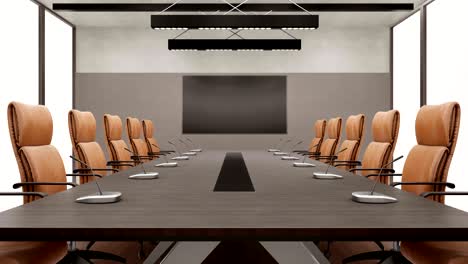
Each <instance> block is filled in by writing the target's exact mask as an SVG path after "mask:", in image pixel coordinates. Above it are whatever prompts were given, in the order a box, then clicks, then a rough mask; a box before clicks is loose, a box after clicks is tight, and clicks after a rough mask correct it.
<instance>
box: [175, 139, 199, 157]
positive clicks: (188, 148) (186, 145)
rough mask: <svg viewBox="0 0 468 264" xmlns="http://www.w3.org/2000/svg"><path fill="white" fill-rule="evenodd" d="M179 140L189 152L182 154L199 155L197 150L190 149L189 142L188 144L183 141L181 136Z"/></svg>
mask: <svg viewBox="0 0 468 264" xmlns="http://www.w3.org/2000/svg"><path fill="white" fill-rule="evenodd" d="M179 141H180V142H181V143H182V144H184V145H185V147H186V149H187V152H184V153H182V155H185V156H196V155H197V152H192V151H190V146H189V144H187V142H185V141H183V140H182V139H181V138H179Z"/></svg>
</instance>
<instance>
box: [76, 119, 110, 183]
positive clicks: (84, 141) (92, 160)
mask: <svg viewBox="0 0 468 264" xmlns="http://www.w3.org/2000/svg"><path fill="white" fill-rule="evenodd" d="M68 128H69V131H70V138H71V141H72V145H73V152H74V153H75V155H76V157H77V158H78V159H79V160H81V161H83V162H85V163H86V164H88V165H89V166H90V167H91V168H92V169H93V171H94V172H99V174H100V175H102V176H105V175H106V174H107V172H118V170H117V169H108V168H106V166H107V165H108V164H107V162H106V156H105V155H104V152H103V151H102V148H101V146H100V145H99V144H98V143H97V142H96V119H95V118H94V115H93V113H91V112H81V111H78V110H71V111H70V112H68ZM75 164H76V166H77V167H78V168H79V169H76V170H74V172H80V173H90V172H91V170H90V168H88V167H87V166H86V165H84V164H81V163H79V162H77V163H75ZM114 166H118V164H116V165H114ZM92 178H93V177H81V178H80V183H81V184H84V183H87V182H89V181H90V180H92Z"/></svg>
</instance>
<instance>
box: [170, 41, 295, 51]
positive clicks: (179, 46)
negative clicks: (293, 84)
mask: <svg viewBox="0 0 468 264" xmlns="http://www.w3.org/2000/svg"><path fill="white" fill-rule="evenodd" d="M168 45H169V46H168V47H169V50H173V51H299V50H301V40H300V39H169V41H168Z"/></svg>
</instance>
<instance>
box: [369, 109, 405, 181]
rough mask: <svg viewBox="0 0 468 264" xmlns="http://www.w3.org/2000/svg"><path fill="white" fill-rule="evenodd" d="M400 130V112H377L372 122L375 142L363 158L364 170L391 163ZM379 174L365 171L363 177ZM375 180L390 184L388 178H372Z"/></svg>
mask: <svg viewBox="0 0 468 264" xmlns="http://www.w3.org/2000/svg"><path fill="white" fill-rule="evenodd" d="M399 129H400V112H398V111H397V110H391V111H387V112H377V113H376V114H375V116H374V119H373V120H372V139H373V141H372V142H371V143H370V144H369V145H368V146H367V148H366V151H365V152H364V156H363V158H362V168H363V169H371V168H382V166H384V165H385V164H387V163H388V162H390V161H391V160H392V157H393V150H394V149H395V145H396V141H397V138H398V130H399ZM375 173H379V171H378V170H376V171H365V172H363V173H362V175H364V176H365V175H369V174H375ZM371 179H373V180H378V181H380V182H382V183H388V182H389V178H388V177H381V178H380V179H377V177H371Z"/></svg>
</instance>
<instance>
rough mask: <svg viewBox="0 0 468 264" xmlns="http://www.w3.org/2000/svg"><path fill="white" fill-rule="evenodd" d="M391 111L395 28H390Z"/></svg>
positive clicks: (391, 104)
mask: <svg viewBox="0 0 468 264" xmlns="http://www.w3.org/2000/svg"><path fill="white" fill-rule="evenodd" d="M390 109H393V27H391V28H390Z"/></svg>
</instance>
